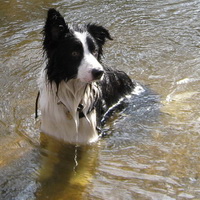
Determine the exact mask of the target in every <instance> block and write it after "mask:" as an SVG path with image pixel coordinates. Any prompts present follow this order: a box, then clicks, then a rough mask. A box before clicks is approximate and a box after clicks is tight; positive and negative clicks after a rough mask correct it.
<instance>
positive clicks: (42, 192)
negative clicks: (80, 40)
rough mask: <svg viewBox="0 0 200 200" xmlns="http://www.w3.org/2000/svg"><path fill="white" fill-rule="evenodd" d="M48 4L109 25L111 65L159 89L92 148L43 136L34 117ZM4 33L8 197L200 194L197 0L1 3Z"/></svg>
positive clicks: (0, 54)
mask: <svg viewBox="0 0 200 200" xmlns="http://www.w3.org/2000/svg"><path fill="white" fill-rule="evenodd" d="M50 7H55V8H57V9H59V11H60V12H61V13H62V14H63V15H64V16H65V19H66V21H67V22H69V23H88V22H97V23H99V24H102V25H103V26H105V27H106V28H108V29H109V30H110V33H111V35H112V37H113V38H114V40H113V41H109V42H108V43H107V44H106V46H105V50H104V53H105V56H104V60H103V63H104V64H105V65H107V66H110V67H116V68H118V69H122V70H124V71H126V72H127V73H128V74H129V75H130V76H131V78H132V79H135V80H137V81H139V82H140V83H141V84H144V85H147V87H148V88H151V90H152V91H154V93H155V94H158V95H154V94H144V96H142V97H135V98H134V99H133V100H132V102H131V103H130V105H129V106H128V107H127V109H126V110H125V111H124V112H122V113H119V114H117V115H115V116H114V117H113V118H112V119H111V120H110V121H109V122H108V123H107V124H106V126H105V131H106V132H107V133H109V134H110V136H109V137H107V138H104V139H102V140H100V141H99V142H98V143H97V144H93V145H91V146H82V147H79V146H69V145H66V144H64V143H62V142H58V141H55V140H53V139H52V138H49V137H47V136H44V135H40V131H39V123H40V122H39V121H35V120H34V104H35V97H36V95H37V84H36V80H37V77H38V75H39V72H40V69H41V64H42V60H43V51H42V45H41V44H42V35H41V30H42V27H43V25H44V20H45V17H46V11H47V9H48V8H50ZM0 38H1V40H0V47H1V48H0V63H1V65H0V86H1V87H0V199H2V200H22V199H23V200H30V199H31V200H32V199H33V200H45V199H51V200H65V199H67V200H68V199H70V200H71V199H75V200H79V199H80V200H82V199H83V200H86V199H87V200H100V199H101V200H104V199H106V200H129V199H130V200H132V199H136V200H138V199H139V200H140V199H141V200H146V199H148V200H149V199H153V200H161V199H163V200H171V199H174V200H175V199H178V200H186V199H200V145H199V143H200V105H199V100H200V94H199V92H200V89H199V84H200V78H199V77H200V2H199V0H179V1H177V0H166V1H161V0H155V1H153V0H149V1H145V0H140V1H137V0H133V1H98V0H95V1H81V0H71V1H65V0H59V1H57V0H55V1H51V0H48V1H38V0H32V1H22V0H18V1H6V0H3V1H2V2H1V5H0ZM158 96H159V98H160V101H161V104H162V106H161V113H160V114H158V112H157V110H156V109H157V106H158V105H157V103H156V102H155V99H156V98H157V97H158Z"/></svg>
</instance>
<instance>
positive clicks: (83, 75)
mask: <svg viewBox="0 0 200 200" xmlns="http://www.w3.org/2000/svg"><path fill="white" fill-rule="evenodd" d="M74 35H75V37H76V38H77V39H78V40H80V42H81V43H82V45H83V51H84V52H83V59H82V61H81V63H80V66H79V68H78V75H77V78H78V79H80V80H81V81H82V82H87V83H89V82H91V81H93V76H92V70H93V69H96V70H103V67H102V65H101V64H100V63H99V61H98V60H97V59H96V57H95V56H94V55H93V54H92V53H91V52H90V51H89V49H88V44H87V36H88V35H87V32H82V33H80V32H74Z"/></svg>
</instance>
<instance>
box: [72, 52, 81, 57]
mask: <svg viewBox="0 0 200 200" xmlns="http://www.w3.org/2000/svg"><path fill="white" fill-rule="evenodd" d="M72 56H73V57H79V56H80V53H79V52H78V51H72Z"/></svg>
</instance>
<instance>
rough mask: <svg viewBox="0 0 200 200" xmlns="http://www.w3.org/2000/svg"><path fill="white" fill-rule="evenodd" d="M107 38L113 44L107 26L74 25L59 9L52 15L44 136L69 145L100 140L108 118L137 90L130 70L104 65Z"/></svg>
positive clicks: (47, 32)
mask: <svg viewBox="0 0 200 200" xmlns="http://www.w3.org/2000/svg"><path fill="white" fill-rule="evenodd" d="M106 39H109V40H112V38H111V36H110V34H109V32H108V30H106V29H105V28H104V27H102V26H98V25H95V24H88V25H85V26H69V25H67V24H66V23H65V21H64V18H63V17H62V16H61V15H60V13H59V12H58V11H56V10H55V9H50V10H49V11H48V16H47V20H46V24H45V27H44V42H43V47H44V50H45V52H46V55H47V63H46V66H45V68H44V69H43V70H42V73H41V76H40V79H39V90H40V97H39V105H40V110H41V115H42V119H41V122H42V124H41V130H42V131H43V132H44V133H46V134H49V135H51V136H53V137H56V138H58V139H61V140H64V141H66V142H69V143H91V142H94V141H96V140H97V139H98V131H97V129H98V127H99V126H100V125H101V118H102V117H103V115H104V114H105V113H106V112H107V110H108V109H109V108H110V107H112V106H113V105H114V104H116V103H117V102H118V101H119V100H120V99H121V98H122V97H124V96H125V95H127V94H130V93H131V92H132V91H133V89H134V87H135V85H134V84H133V82H132V81H131V80H130V78H129V77H128V76H127V75H126V74H125V73H124V72H122V71H118V70H113V69H109V68H105V67H103V66H102V65H101V56H102V53H103V50H102V47H103V45H104V43H105V41H106Z"/></svg>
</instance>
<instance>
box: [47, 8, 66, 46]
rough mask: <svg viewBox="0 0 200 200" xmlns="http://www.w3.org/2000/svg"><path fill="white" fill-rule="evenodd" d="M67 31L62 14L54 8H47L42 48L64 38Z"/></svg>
mask: <svg viewBox="0 0 200 200" xmlns="http://www.w3.org/2000/svg"><path fill="white" fill-rule="evenodd" d="M67 32H69V29H68V26H67V25H66V23H65V20H64V18H63V16H62V15H61V14H60V13H59V12H58V11H57V10H55V9H54V8H50V9H49V10H48V14H47V19H46V23H45V26H44V30H43V34H44V43H43V45H44V49H47V48H48V47H49V45H51V43H52V42H53V43H54V42H56V41H58V40H60V39H62V38H64V36H65V34H66V33H67Z"/></svg>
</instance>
